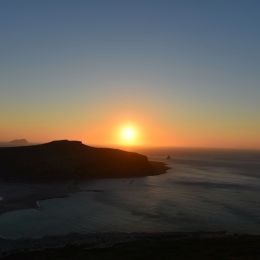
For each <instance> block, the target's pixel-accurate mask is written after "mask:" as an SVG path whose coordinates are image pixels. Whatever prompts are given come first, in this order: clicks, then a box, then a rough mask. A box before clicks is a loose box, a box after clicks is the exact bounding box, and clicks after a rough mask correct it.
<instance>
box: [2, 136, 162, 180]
mask: <svg viewBox="0 0 260 260" xmlns="http://www.w3.org/2000/svg"><path fill="white" fill-rule="evenodd" d="M0 165H1V169H0V179H1V180H2V181H25V182H27V181H33V182H45V181H47V182H49V181H66V180H81V179H93V178H125V177H142V176H148V175H157V174H161V173H164V172H165V171H166V170H167V167H166V166H165V165H164V164H163V163H161V162H151V161H149V160H148V159H147V157H146V156H144V155H141V154H138V153H134V152H126V151H122V150H119V149H112V148H95V147H91V146H87V145H84V144H83V143H81V142H80V141H68V140H61V141H53V142H50V143H46V144H39V145H31V146H21V147H1V148H0Z"/></svg>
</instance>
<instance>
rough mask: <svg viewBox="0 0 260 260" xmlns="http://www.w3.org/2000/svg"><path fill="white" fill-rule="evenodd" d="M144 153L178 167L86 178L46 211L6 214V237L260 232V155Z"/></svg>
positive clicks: (44, 206) (1, 220)
mask: <svg viewBox="0 0 260 260" xmlns="http://www.w3.org/2000/svg"><path fill="white" fill-rule="evenodd" d="M138 152H140V153H143V154H145V155H147V156H148V157H149V159H150V160H154V161H163V162H165V163H166V164H167V165H168V166H169V167H170V169H169V170H168V171H167V172H166V173H165V174H162V175H157V176H148V177H142V178H122V179H102V180H91V181H85V182H82V183H80V188H81V191H80V192H77V193H72V194H69V196H68V197H66V198H53V199H48V200H43V201H39V202H38V205H39V209H23V210H17V211H11V212H7V213H5V214H2V215H0V237H4V238H29V237H35V238H36V237H43V236H51V235H65V234H70V233H74V232H76V233H102V232H127V233H133V232H147V233H149V232H193V231H194V232H196V231H226V232H230V233H248V234H260V151H245V150H243V151H242V150H241V151H240V150H220V149H187V148H186V149H184V148H161V149H139V150H138ZM168 156H169V158H168V159H167V157H168ZM122 174H123V173H122Z"/></svg>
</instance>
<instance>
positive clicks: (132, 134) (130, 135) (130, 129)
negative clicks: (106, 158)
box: [120, 126, 137, 145]
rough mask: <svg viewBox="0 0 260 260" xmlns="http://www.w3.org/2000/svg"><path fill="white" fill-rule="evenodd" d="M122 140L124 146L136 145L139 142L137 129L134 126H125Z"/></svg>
mask: <svg viewBox="0 0 260 260" xmlns="http://www.w3.org/2000/svg"><path fill="white" fill-rule="evenodd" d="M120 139H121V143H122V144H123V145H134V144H136V142H137V129H136V128H135V127H134V126H124V127H122V128H121V130H120Z"/></svg>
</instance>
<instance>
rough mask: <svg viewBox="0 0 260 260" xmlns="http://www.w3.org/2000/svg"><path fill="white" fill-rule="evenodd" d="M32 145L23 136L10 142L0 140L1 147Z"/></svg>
mask: <svg viewBox="0 0 260 260" xmlns="http://www.w3.org/2000/svg"><path fill="white" fill-rule="evenodd" d="M25 145H30V143H29V142H28V141H27V140H26V139H24V138H22V139H15V140H12V141H10V142H0V147H14V146H25Z"/></svg>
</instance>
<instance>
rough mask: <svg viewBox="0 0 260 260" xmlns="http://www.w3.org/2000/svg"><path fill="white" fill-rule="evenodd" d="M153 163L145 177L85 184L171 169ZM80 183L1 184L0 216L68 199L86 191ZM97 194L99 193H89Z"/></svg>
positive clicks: (153, 173)
mask: <svg viewBox="0 0 260 260" xmlns="http://www.w3.org/2000/svg"><path fill="white" fill-rule="evenodd" d="M149 162H150V163H151V166H152V168H151V171H150V172H146V174H145V175H143V176H133V177H129V176H126V177H109V176H108V177H107V178H102V177H98V178H86V179H85V180H83V181H85V182H87V181H92V180H102V179H120V178H122V179H123V178H125V179H133V178H144V177H148V176H156V175H161V174H164V173H166V172H167V170H168V169H169V167H168V166H167V165H166V164H165V163H164V162H157V161H149ZM78 182H79V181H73V180H72V181H60V182H59V181H55V182H42V183H40V182H11V181H9V182H5V181H2V182H0V191H1V194H0V198H1V199H0V216H1V215H2V214H5V213H8V212H11V211H16V210H23V209H38V208H39V203H40V202H41V201H44V200H49V199H56V198H66V197H68V196H69V195H70V194H73V193H77V192H81V191H86V192H88V191H89V190H84V189H80V188H79V185H78ZM89 192H97V191H89Z"/></svg>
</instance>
